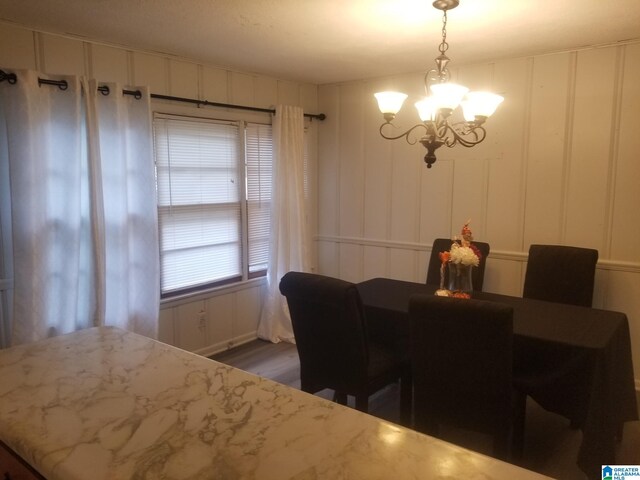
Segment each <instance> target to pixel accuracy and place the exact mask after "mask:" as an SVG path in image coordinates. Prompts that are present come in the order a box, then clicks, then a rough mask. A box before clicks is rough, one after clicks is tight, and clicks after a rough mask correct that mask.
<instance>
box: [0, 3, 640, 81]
mask: <svg viewBox="0 0 640 480" xmlns="http://www.w3.org/2000/svg"><path fill="white" fill-rule="evenodd" d="M431 3H432V1H431V0H0V20H4V21H8V22H11V23H17V24H19V25H24V26H27V27H30V28H33V29H36V30H42V31H45V32H50V33H60V34H66V35H72V36H74V37H80V38H87V39H89V40H93V41H100V42H105V43H108V44H115V45H119V46H128V47H130V48H135V49H138V50H146V51H153V52H160V53H164V54H173V55H178V56H181V57H187V58H189V59H192V60H194V61H197V62H199V63H204V64H212V65H219V66H224V67H228V68H232V69H238V70H242V71H248V72H258V73H262V74H266V75H270V76H274V77H278V78H283V79H288V80H296V81H304V82H310V83H316V84H323V83H335V82H341V81H349V80H356V79H361V78H370V77H378V76H386V75H392V74H397V73H406V72H418V71H424V70H427V69H428V68H431V66H432V64H433V61H432V60H433V58H435V57H436V55H437V54H438V51H437V46H438V44H439V42H440V40H441V27H442V13H441V12H440V11H438V10H436V9H434V8H433V7H432V5H431ZM447 39H448V42H449V51H448V54H449V56H450V57H451V59H452V63H451V66H455V65H456V64H462V63H475V62H482V61H487V60H491V59H499V58H508V57H522V56H527V55H531V54H540V53H551V52H558V51H563V50H568V49H574V48H579V47H586V46H593V45H603V44H611V43H615V42H627V41H633V40H638V39H640V0H615V1H612V0H461V2H460V6H459V7H457V8H456V9H454V10H451V11H449V12H448V25H447Z"/></svg>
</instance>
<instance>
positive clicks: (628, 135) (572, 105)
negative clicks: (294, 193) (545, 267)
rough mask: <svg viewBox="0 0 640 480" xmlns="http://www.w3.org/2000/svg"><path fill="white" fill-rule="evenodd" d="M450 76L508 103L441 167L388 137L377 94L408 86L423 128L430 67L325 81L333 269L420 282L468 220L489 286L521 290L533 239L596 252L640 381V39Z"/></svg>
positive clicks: (409, 112)
mask: <svg viewBox="0 0 640 480" xmlns="http://www.w3.org/2000/svg"><path fill="white" fill-rule="evenodd" d="M453 60H454V62H455V58H454V59H453ZM454 66H455V64H454ZM425 67H427V66H426V65H425ZM452 73H453V75H454V79H456V78H457V81H458V82H459V83H461V84H463V85H466V86H468V87H470V88H471V89H472V90H477V89H484V88H486V89H491V90H492V91H494V92H497V93H500V94H501V95H503V96H504V97H505V101H504V103H503V104H502V105H501V106H500V108H499V110H498V111H497V113H496V114H495V115H494V116H493V117H492V118H490V119H489V120H488V122H487V125H486V127H487V131H488V136H487V139H486V140H485V142H484V143H482V144H480V145H478V146H476V147H473V148H470V149H466V148H464V147H460V146H458V147H455V148H452V149H448V148H446V147H442V148H441V149H440V150H438V151H437V156H438V160H437V162H436V163H435V164H434V166H433V168H431V169H427V168H426V166H425V164H424V163H423V162H422V157H423V156H424V153H425V151H424V148H423V147H422V146H421V145H420V144H418V145H414V146H410V145H408V144H406V143H405V142H404V141H403V140H396V141H387V140H384V139H382V138H381V137H380V136H379V134H378V128H379V126H380V124H381V123H382V115H381V114H380V112H379V111H378V109H377V106H376V102H375V99H374V98H373V93H374V92H377V91H381V90H387V89H390V90H399V91H404V92H405V93H409V94H410V97H409V98H408V99H407V101H406V102H405V106H404V107H403V109H402V111H401V112H400V114H399V115H398V117H397V118H396V123H397V124H398V125H399V126H404V127H405V128H406V127H409V126H411V125H413V124H415V123H417V121H418V117H417V114H416V113H415V109H414V107H413V103H414V102H415V101H416V100H417V99H418V98H419V97H420V96H421V95H423V87H422V77H423V74H422V73H416V74H407V75H399V76H396V77H391V78H377V79H370V80H366V81H359V82H349V83H344V84H335V85H323V86H321V87H319V93H318V98H319V100H318V101H319V108H320V110H322V111H323V112H324V113H326V114H327V120H326V121H325V122H323V124H322V125H320V129H319V171H318V178H319V197H318V205H319V211H318V232H319V237H318V238H319V244H318V255H319V266H320V269H321V272H322V273H325V274H328V275H334V276H338V277H341V278H344V279H347V280H350V281H362V280H364V279H367V278H372V277H376V276H383V277H393V278H399V279H404V280H411V281H419V282H422V281H424V279H425V278H426V267H427V262H428V252H429V250H430V245H431V243H432V241H433V239H434V238H436V237H442V236H444V237H449V236H451V235H454V234H458V233H459V230H460V228H461V226H462V225H463V223H464V222H465V221H466V220H467V219H469V218H471V220H472V223H471V227H472V229H473V232H474V235H475V238H476V239H478V240H482V241H487V242H489V243H490V244H491V255H490V256H489V258H488V260H487V270H486V277H485V282H484V289H485V290H487V291H492V292H498V293H504V294H509V295H521V294H522V285H523V279H524V272H525V268H526V255H527V252H528V249H529V245H530V244H531V243H548V244H555V243H558V244H567V245H575V246H583V247H591V248H596V249H598V251H599V254H600V261H599V264H598V269H597V273H596V287H595V298H594V306H595V307H597V308H605V309H611V310H619V311H622V312H625V313H626V314H627V316H628V318H629V323H630V329H631V337H632V348H633V356H634V367H635V376H636V379H640V253H639V252H640V249H639V248H638V238H640V135H639V134H638V132H640V115H638V112H640V83H639V82H638V81H637V79H638V78H640V44H637V43H636V44H630V45H625V46H611V47H605V48H594V49H584V50H580V51H574V52H568V53H562V54H555V55H545V56H535V57H529V58H522V59H515V60H504V61H496V62H495V63H490V64H482V65H467V66H462V67H459V68H458V69H456V70H454V71H453V72H452ZM401 132H402V130H400V129H399V130H398V133H401ZM637 385H638V387H639V388H640V381H637Z"/></svg>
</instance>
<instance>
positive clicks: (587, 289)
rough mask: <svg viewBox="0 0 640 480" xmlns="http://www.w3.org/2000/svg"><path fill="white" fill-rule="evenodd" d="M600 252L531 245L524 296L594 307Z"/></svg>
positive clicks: (576, 248) (564, 246)
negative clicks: (594, 289)
mask: <svg viewBox="0 0 640 480" xmlns="http://www.w3.org/2000/svg"><path fill="white" fill-rule="evenodd" d="M597 263H598V250H594V249H592V248H581V247H571V246H566V245H531V246H530V247H529V259H528V261H527V271H526V273H525V278H524V288H523V292H522V296H523V297H525V298H534V299H537V300H546V301H549V302H558V303H568V304H571V305H582V306H584V307H590V306H591V304H592V301H593V286H594V282H595V274H596V264H597Z"/></svg>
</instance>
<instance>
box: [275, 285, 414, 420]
mask: <svg viewBox="0 0 640 480" xmlns="http://www.w3.org/2000/svg"><path fill="white" fill-rule="evenodd" d="M280 292H281V293H282V295H284V296H285V297H286V299H287V305H288V307H289V313H290V315H291V323H292V326H293V333H294V337H295V342H296V347H297V349H298V355H299V357H300V382H301V388H302V390H303V391H305V392H308V393H316V392H318V391H320V390H324V389H326V388H328V389H332V390H334V391H335V396H334V399H335V400H336V401H337V402H338V403H342V404H345V405H346V404H347V396H348V395H352V396H354V397H355V406H356V409H358V410H360V411H363V412H367V411H368V408H369V396H370V395H371V394H373V393H375V392H377V391H378V390H380V389H382V388H383V387H385V386H387V385H389V384H392V383H395V382H397V381H398V380H399V381H400V406H401V408H400V409H401V412H400V415H401V423H404V424H405V425H408V424H409V416H410V413H411V404H410V402H411V374H410V370H409V356H408V354H407V353H406V352H397V351H394V350H392V349H390V348H385V347H384V346H382V345H377V344H375V343H373V342H371V341H370V340H369V338H368V335H367V324H366V320H365V315H364V309H363V307H362V301H361V299H360V293H359V292H358V290H357V288H356V286H355V284H353V283H350V282H346V281H344V280H340V279H337V278H332V277H327V276H323V275H317V274H312V273H303V272H288V273H286V274H285V275H284V276H283V277H282V280H281V281H280Z"/></svg>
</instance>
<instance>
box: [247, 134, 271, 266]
mask: <svg viewBox="0 0 640 480" xmlns="http://www.w3.org/2000/svg"><path fill="white" fill-rule="evenodd" d="M272 138H273V137H272V129H271V125H263V124H257V123H248V124H247V126H246V130H245V149H246V162H247V222H248V230H249V236H248V249H249V259H248V263H249V273H250V274H251V273H255V272H258V271H261V270H266V269H267V265H268V260H269V228H270V227H269V224H270V209H271V170H272V167H273V141H272Z"/></svg>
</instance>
